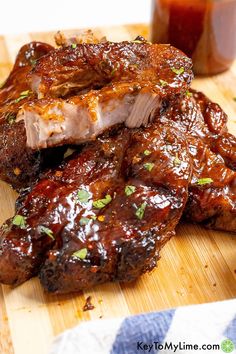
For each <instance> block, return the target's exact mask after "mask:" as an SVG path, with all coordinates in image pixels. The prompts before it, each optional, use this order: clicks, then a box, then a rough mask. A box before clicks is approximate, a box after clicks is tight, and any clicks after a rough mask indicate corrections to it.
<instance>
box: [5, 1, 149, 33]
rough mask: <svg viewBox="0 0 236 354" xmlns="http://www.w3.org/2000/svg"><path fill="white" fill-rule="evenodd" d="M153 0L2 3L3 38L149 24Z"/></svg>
mask: <svg viewBox="0 0 236 354" xmlns="http://www.w3.org/2000/svg"><path fill="white" fill-rule="evenodd" d="M150 12H151V0H0V13H1V20H0V34H8V33H9V34H16V33H23V32H32V31H47V30H59V29H69V28H83V27H92V26H101V25H116V24H126V23H139V22H148V21H149V19H150Z"/></svg>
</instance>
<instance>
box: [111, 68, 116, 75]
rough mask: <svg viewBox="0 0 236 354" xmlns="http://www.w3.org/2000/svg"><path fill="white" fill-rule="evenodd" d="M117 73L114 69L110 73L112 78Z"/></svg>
mask: <svg viewBox="0 0 236 354" xmlns="http://www.w3.org/2000/svg"><path fill="white" fill-rule="evenodd" d="M116 71H117V68H114V69H113V70H112V72H111V76H113V75H114V74H115V72H116Z"/></svg>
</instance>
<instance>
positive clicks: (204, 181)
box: [197, 178, 213, 186]
mask: <svg viewBox="0 0 236 354" xmlns="http://www.w3.org/2000/svg"><path fill="white" fill-rule="evenodd" d="M212 182H213V179H212V178H200V179H198V180H197V184H198V185H199V186H202V185H204V184H209V183H212Z"/></svg>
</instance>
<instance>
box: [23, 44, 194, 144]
mask: <svg viewBox="0 0 236 354" xmlns="http://www.w3.org/2000/svg"><path fill="white" fill-rule="evenodd" d="M191 69H192V64H191V60H190V59H189V58H187V57H186V56H185V55H184V54H183V53H181V52H180V51H179V50H177V49H175V48H173V47H171V46H170V45H161V44H158V45H157V44H150V43H148V42H145V41H138V43H137V41H134V42H121V43H111V42H105V43H99V44H78V45H77V46H76V47H75V48H74V47H72V46H69V47H66V48H65V47H63V48H61V49H56V50H54V51H53V52H51V53H49V55H46V56H45V57H44V58H42V59H41V60H39V61H38V63H37V65H36V66H35V68H34V70H33V71H32V73H31V74H30V75H29V78H30V81H31V86H32V89H34V90H35V91H36V92H37V93H38V97H44V98H41V99H39V100H35V101H32V102H30V103H28V104H27V103H26V104H25V105H24V106H23V107H22V110H21V111H20V112H19V114H18V117H17V120H18V121H21V120H23V121H24V122H25V127H26V133H27V145H28V146H29V147H30V148H32V149H39V148H40V149H42V148H46V147H49V146H57V145H62V144H68V143H70V144H79V143H83V142H86V141H89V140H93V139H95V138H96V137H97V136H98V135H99V134H101V133H102V132H103V131H105V130H106V129H108V128H110V127H112V126H114V125H116V124H119V123H125V125H126V126H127V127H129V128H134V127H140V126H141V125H144V126H145V125H147V123H148V122H150V121H152V119H153V117H154V115H156V114H157V113H159V112H162V111H163V110H165V109H166V107H167V106H168V105H171V104H172V103H173V102H175V101H176V100H178V99H179V98H180V97H181V96H183V95H184V94H185V92H186V91H187V89H188V88H189V85H190V83H191V80H192V70H191ZM36 83H37V84H36ZM95 89H96V90H95ZM88 90H90V91H89V92H87V91H88ZM75 91H76V92H77V95H76V96H73V92H75ZM85 91H86V92H85ZM78 93H79V95H78ZM68 94H70V95H72V96H71V97H69V98H67V99H63V98H61V97H63V96H65V95H68ZM53 97H56V98H53Z"/></svg>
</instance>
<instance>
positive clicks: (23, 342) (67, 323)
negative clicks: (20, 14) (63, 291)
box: [0, 25, 236, 354]
mask: <svg viewBox="0 0 236 354" xmlns="http://www.w3.org/2000/svg"><path fill="white" fill-rule="evenodd" d="M78 32H79V31H78V30H71V31H66V33H67V34H69V35H72V34H75V33H78ZM94 32H95V34H97V35H98V36H107V38H108V39H109V40H114V41H120V40H124V39H134V38H135V36H137V35H138V34H141V35H143V36H144V37H147V36H148V28H147V26H145V25H131V26H130V25H129V26H119V27H109V28H97V29H95V30H94ZM54 34H55V33H29V34H24V35H19V36H5V37H0V80H4V79H5V78H6V76H7V75H8V73H9V70H10V69H11V66H12V63H13V62H14V59H15V56H16V54H17V51H18V49H19V48H20V47H21V46H22V45H23V44H25V43H26V42H29V41H32V40H40V41H45V42H49V43H53V42H54V41H53V36H54ZM193 87H194V88H197V89H199V90H202V91H204V92H205V93H206V94H207V95H208V96H209V97H210V98H211V99H212V100H214V101H216V102H218V103H219V104H220V105H221V106H222V107H223V109H224V110H225V111H226V112H227V114H228V115H229V124H228V126H229V129H230V131H231V132H233V133H235V134H236V102H235V101H234V100H233V97H235V96H236V63H235V64H234V65H233V67H232V68H231V69H230V70H229V71H227V72H225V73H223V74H220V75H217V76H214V77H211V78H198V79H195V81H194V83H193ZM15 198H16V193H15V192H14V191H12V189H11V188H10V187H9V186H7V185H6V184H4V183H2V182H0V223H2V222H3V221H4V220H5V219H7V218H8V217H10V216H11V215H12V214H13V212H14V202H15ZM235 250H236V237H235V236H233V235H232V234H229V233H224V232H213V231H209V230H205V229H204V228H202V227H200V226H197V225H186V224H184V225H180V226H179V227H178V229H177V235H176V237H174V238H172V240H171V241H170V242H169V243H168V244H167V245H166V246H165V248H164V249H163V250H162V253H161V256H162V258H161V261H160V262H159V265H158V267H157V269H155V270H154V271H153V272H152V273H150V274H146V275H144V276H142V277H141V278H140V279H139V280H138V281H136V282H133V283H130V284H105V285H102V286H97V287H95V288H93V289H90V290H88V291H87V292H86V293H85V292H84V293H78V294H73V295H66V296H65V295H64V296H57V295H48V294H46V293H45V292H44V291H43V290H42V288H41V286H40V284H39V281H38V280H37V279H32V280H30V281H28V282H26V283H25V284H23V285H21V286H19V287H18V288H15V289H11V288H10V287H8V286H2V287H0V354H11V353H15V354H46V353H48V351H49V348H50V343H51V342H52V340H53V338H54V336H56V335H57V334H59V333H61V332H62V331H64V330H66V329H68V328H70V327H72V326H75V325H78V324H79V323H80V322H81V321H86V320H91V319H99V318H101V320H102V319H103V318H110V317H116V316H127V315H130V314H138V313H141V312H149V311H156V310H160V309H165V308H170V307H176V306H181V305H188V304H198V303H203V302H212V301H217V300H224V299H230V298H234V297H236V281H235V280H236V257H235ZM89 295H90V296H92V303H93V304H94V306H95V309H94V310H93V311H87V312H83V310H82V307H83V305H84V303H85V299H86V297H87V296H89Z"/></svg>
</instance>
